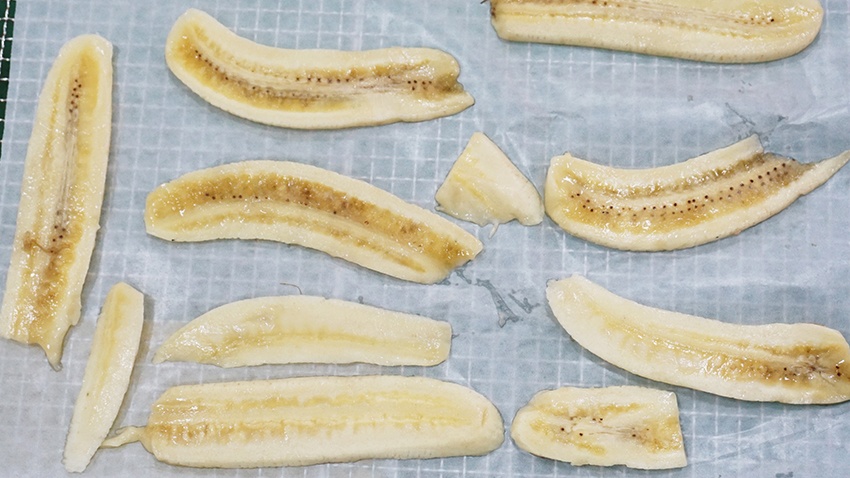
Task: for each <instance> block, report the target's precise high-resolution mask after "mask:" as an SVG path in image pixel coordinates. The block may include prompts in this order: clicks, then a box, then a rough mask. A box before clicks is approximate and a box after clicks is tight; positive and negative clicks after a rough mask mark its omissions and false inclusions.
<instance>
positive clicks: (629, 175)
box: [544, 136, 850, 251]
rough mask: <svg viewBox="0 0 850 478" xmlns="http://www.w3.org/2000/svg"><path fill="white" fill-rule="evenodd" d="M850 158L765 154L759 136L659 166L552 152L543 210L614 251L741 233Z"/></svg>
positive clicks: (577, 233) (682, 244)
mask: <svg viewBox="0 0 850 478" xmlns="http://www.w3.org/2000/svg"><path fill="white" fill-rule="evenodd" d="M848 161H850V151H846V152H844V153H842V154H840V155H838V156H836V157H834V158H831V159H826V160H823V161H820V162H816V163H805V164H804V163H799V162H797V161H795V160H793V159H789V158H783V157H781V156H777V155H774V154H770V153H765V152H764V150H763V149H762V146H761V143H760V142H759V140H758V138H757V137H756V136H751V137H749V138H747V139H745V140H743V141H740V142H738V143H736V144H733V145H731V146H728V147H726V148H722V149H718V150H716V151H713V152H710V153H707V154H704V155H702V156H698V157H696V158H692V159H689V160H687V161H685V162H682V163H679V164H674V165H670V166H664V167H659V168H651V169H643V170H629V169H616V168H612V167H608V166H601V165H596V164H593V163H590V162H588V161H584V160H581V159H577V158H574V157H573V156H571V155H569V154H566V155H564V156H557V157H555V158H552V162H551V164H550V166H549V172H548V174H547V177H546V187H545V194H544V196H545V206H546V213H547V214H548V215H549V217H551V218H552V220H554V221H555V223H557V224H558V225H559V226H561V227H562V228H563V229H564V230H565V231H567V232H568V233H570V234H572V235H574V236H577V237H580V238H582V239H585V240H588V241H590V242H594V243H596V244H601V245H604V246H607V247H611V248H614V249H622V250H631V251H664V250H674V249H684V248H688V247H693V246H698V245H701V244H705V243H708V242H712V241H716V240H718V239H721V238H724V237H727V236H731V235H735V234H738V233H739V232H741V231H743V230H744V229H747V228H749V227H751V226H754V225H756V224H758V223H760V222H762V221H764V220H765V219H767V218H769V217H771V216H773V215H774V214H777V213H779V212H780V211H782V210H783V209H785V208H786V207H788V205H790V204H791V203H792V202H794V201H795V200H796V199H797V198H799V197H800V196H802V195H805V194H808V193H809V192H811V191H812V190H814V189H815V188H817V187H818V186H820V185H821V184H823V183H824V182H826V181H827V180H828V179H829V178H831V177H832V176H833V175H834V174H835V173H836V172H838V170H839V169H841V167H843V166H844V165H845V164H847V162H848Z"/></svg>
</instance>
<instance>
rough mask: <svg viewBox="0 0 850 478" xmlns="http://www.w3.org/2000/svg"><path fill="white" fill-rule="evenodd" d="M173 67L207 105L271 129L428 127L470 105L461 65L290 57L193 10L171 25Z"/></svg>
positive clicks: (389, 57)
mask: <svg viewBox="0 0 850 478" xmlns="http://www.w3.org/2000/svg"><path fill="white" fill-rule="evenodd" d="M165 59H166V62H167V63H168V67H169V68H170V69H171V71H172V72H173V73H174V75H175V76H177V78H179V79H180V81H182V82H183V83H185V84H186V86H188V87H189V89H191V90H192V91H194V92H195V93H196V94H198V95H199V96H200V97H201V98H203V99H204V100H206V101H208V102H209V103H210V104H212V105H214V106H217V107H219V108H221V109H223V110H225V111H227V112H230V113H232V114H234V115H236V116H240V117H242V118H246V119H248V120H251V121H256V122H259V123H265V124H269V125H274V126H282V127H286V128H300V129H333V128H348V127H354V126H367V125H380V124H387V123H394V122H397V121H424V120H429V119H433V118H439V117H442V116H449V115H452V114H455V113H458V112H460V111H463V110H464V109H466V108H468V107H470V106H472V104H473V99H472V96H470V95H469V93H467V92H466V91H464V89H463V86H462V85H461V84H460V83H458V81H457V77H458V75H459V74H460V69H459V67H458V64H457V61H456V60H455V59H454V58H453V57H452V56H451V55H449V54H448V53H445V52H442V51H440V50H434V49H429V48H386V49H380V50H369V51H337V50H288V49H280V48H272V47H269V46H264V45H259V44H256V43H254V42H252V41H250V40H248V39H245V38H242V37H239V36H237V35H236V34H235V33H233V32H231V31H230V30H228V29H227V28H226V27H224V26H223V25H221V24H220V23H218V22H217V21H216V20H215V19H214V18H212V17H211V16H209V15H207V14H206V13H204V12H201V11H198V10H194V9H190V10H188V11H187V12H186V13H184V14H183V15H182V16H181V17H180V18H179V19H178V20H177V22H176V23H175V24H174V26H173V27H172V29H171V33H170V34H169V36H168V40H167V46H166V50H165Z"/></svg>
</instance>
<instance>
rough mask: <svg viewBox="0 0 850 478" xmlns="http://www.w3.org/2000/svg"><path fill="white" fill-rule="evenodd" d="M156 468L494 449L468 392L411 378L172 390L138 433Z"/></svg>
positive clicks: (489, 427) (486, 417) (489, 415)
mask: <svg viewBox="0 0 850 478" xmlns="http://www.w3.org/2000/svg"><path fill="white" fill-rule="evenodd" d="M133 441H141V442H142V445H144V447H145V448H146V449H147V450H148V451H149V452H151V453H153V455H154V456H155V457H156V458H157V459H158V460H160V461H164V462H166V463H170V464H173V465H184V466H194V467H205V468H212V467H219V468H252V467H264V466H300V465H311V464H316V463H334V462H347V461H356V460H362V459H367V458H397V459H408V458H434V457H448V456H461V455H483V454H485V453H488V452H490V451H492V450H495V449H496V448H498V447H499V445H501V444H502V442H503V441H504V425H503V423H502V418H501V416H500V415H499V411H498V410H497V409H496V407H495V406H493V404H492V403H490V401H489V400H487V399H486V398H484V397H483V396H481V395H479V394H478V393H476V392H475V391H473V390H471V389H469V388H466V387H462V386H460V385H455V384H453V383H448V382H442V381H439V380H434V379H429V378H421V377H396V376H358V377H299V378H289V379H282V380H267V381H253V382H232V383H216V384H203V385H189V386H179V387H173V388H170V389H169V390H167V391H166V392H165V393H164V394H163V395H162V396H161V397H160V398H159V399H158V400H157V401H156V403H154V405H153V413H152V414H151V416H150V419H149V420H148V424H147V425H146V426H145V427H143V428H135V427H130V428H127V429H125V430H123V431H122V432H120V433H119V434H118V435H117V436H115V437H113V438H110V439H109V440H107V441H106V442H105V443H104V446H105V447H116V446H121V445H124V444H125V443H129V442H133Z"/></svg>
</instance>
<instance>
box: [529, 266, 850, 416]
mask: <svg viewBox="0 0 850 478" xmlns="http://www.w3.org/2000/svg"><path fill="white" fill-rule="evenodd" d="M546 297H547V298H548V300H549V306H550V307H551V308H552V311H553V312H554V313H555V317H556V318H557V319H558V322H560V323H561V326H562V327H564V329H565V330H566V331H567V332H568V333H569V334H570V336H572V338H573V339H575V341H576V342H578V343H579V344H580V345H581V346H582V347H584V348H586V349H587V350H589V351H590V352H592V353H594V354H596V355H598V356H599V357H601V358H602V359H603V360H605V361H607V362H610V363H611V364H613V365H616V366H617V367H620V368H623V369H625V370H627V371H629V372H631V373H634V374H637V375H640V376H642V377H646V378H649V379H651V380H657V381H659V382H664V383H669V384H673V385H680V386H683V387H689V388H693V389H695V390H701V391H704V392H708V393H714V394H717V395H722V396H725V397H731V398H737V399H740V400H751V401H762V402H765V401H776V402H783V403H794V404H809V403H820V404H824V403H838V402H843V401H846V400H848V399H850V346H848V345H847V341H846V340H845V339H844V337H842V336H841V334H840V333H839V332H838V331H835V330H832V329H829V328H826V327H822V326H820V325H814V324H790V325H789V324H769V325H733V324H726V323H723V322H720V321H717V320H710V319H704V318H701V317H695V316H691V315H685V314H680V313H676V312H671V311H665V310H660V309H655V308H652V307H647V306H644V305H640V304H637V303H635V302H632V301H630V300H627V299H624V298H622V297H619V296H617V295H614V294H612V293H611V292H609V291H607V290H605V289H604V288H602V287H600V286H598V285H596V284H593V283H592V282H590V281H588V280H587V279H585V278H583V277H580V276H573V277H571V278H569V279H563V280H560V281H557V282H551V283H550V284H549V286H548V288H547V290H546Z"/></svg>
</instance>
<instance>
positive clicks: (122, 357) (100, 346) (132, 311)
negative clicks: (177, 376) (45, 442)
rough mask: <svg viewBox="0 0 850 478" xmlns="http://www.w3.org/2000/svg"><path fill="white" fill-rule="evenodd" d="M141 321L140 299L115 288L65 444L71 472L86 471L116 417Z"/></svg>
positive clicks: (102, 316)
mask: <svg viewBox="0 0 850 478" xmlns="http://www.w3.org/2000/svg"><path fill="white" fill-rule="evenodd" d="M144 315H145V314H144V296H143V295H142V293H141V292H139V291H137V290H136V289H133V288H132V287H130V286H129V285H127V284H124V283H123V282H122V283H118V284H116V285H115V286H113V287H112V289H111V290H110V291H109V294H107V296H106V301H105V302H104V303H103V310H102V312H101V314H100V318H99V319H98V320H97V326H96V328H95V331H94V339H93V340H92V348H91V352H90V353H89V360H88V363H86V371H85V374H84V375H83V385H82V387H81V388H80V393H79V395H78V396H77V402H76V404H75V405H74V415H73V416H72V417H71V427H70V430H69V431H68V438H67V440H66V442H65V459H64V463H65V469H66V470H68V471H69V472H77V473H82V472H83V470H85V469H86V467H87V466H88V464H89V462H90V461H91V459H92V457H93V456H94V454H95V452H96V451H97V449H98V448H99V447H100V444H101V443H103V440H104V438H106V435H107V434H109V429H110V428H112V424H113V423H114V422H115V417H116V416H118V410H119V408H121V402H123V401H124V395H125V394H126V393H127V387H128V386H129V385H130V375H132V373H133V364H134V362H135V360H136V354H137V353H138V351H139V341H140V340H141V337H142V325H143V323H144Z"/></svg>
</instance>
